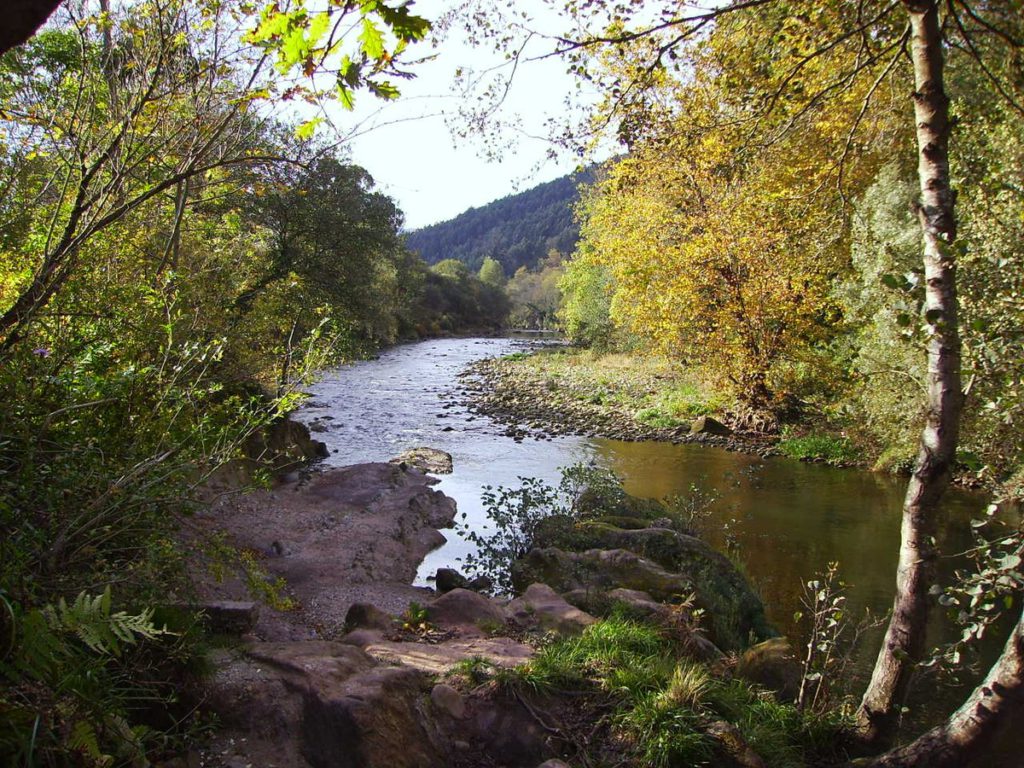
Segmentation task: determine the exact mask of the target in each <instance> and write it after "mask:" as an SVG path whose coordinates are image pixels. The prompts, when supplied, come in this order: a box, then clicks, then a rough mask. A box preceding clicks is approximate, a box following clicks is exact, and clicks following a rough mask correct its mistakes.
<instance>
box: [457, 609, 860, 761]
mask: <svg viewBox="0 0 1024 768" xmlns="http://www.w3.org/2000/svg"><path fill="white" fill-rule="evenodd" d="M484 671H485V670H483V669H482V668H480V667H479V666H478V665H477V666H474V668H473V673H474V675H475V678H474V679H477V680H478V679H479V675H480V674H481V673H482V672H484ZM494 674H495V679H496V680H497V681H498V682H499V683H500V684H502V685H504V686H506V687H510V688H512V689H514V690H520V691H522V692H525V693H531V694H539V695H545V696H551V697H558V696H566V695H568V696H572V697H578V696H580V695H582V694H587V693H589V694H597V695H599V696H600V697H602V698H603V699H604V700H605V701H606V702H608V703H610V714H608V715H606V717H607V718H608V725H609V734H610V737H611V738H612V739H613V740H614V741H616V742H617V743H618V744H619V745H620V747H621V745H625V749H626V752H627V753H628V756H629V760H630V764H632V765H642V766H651V767H652V768H669V767H670V766H681V765H686V766H704V765H716V764H718V763H717V761H719V760H721V759H722V754H721V752H720V747H719V743H718V741H716V739H715V738H714V737H713V736H712V735H710V733H709V731H712V730H714V728H715V726H716V725H719V724H721V722H722V721H725V722H727V723H729V724H731V725H732V726H733V727H735V728H736V729H737V730H738V732H739V734H740V735H741V736H742V738H743V740H744V741H746V742H747V744H748V745H749V746H750V747H751V748H752V749H753V750H754V751H755V752H757V753H758V754H759V755H760V756H761V758H762V759H763V760H764V761H765V763H766V764H767V765H770V766H773V768H798V767H799V766H805V765H808V764H810V763H811V762H813V761H814V759H815V758H816V757H818V756H823V755H826V754H828V755H831V754H834V751H835V749H836V746H835V745H836V743H837V738H836V737H837V735H838V734H839V732H840V731H841V729H842V728H843V727H844V725H845V723H844V722H843V720H842V719H841V717H840V716H839V715H833V714H825V715H812V714H809V713H804V712H801V711H800V710H798V709H797V708H796V707H794V706H791V705H787V704H781V703H779V702H778V701H777V700H776V699H775V697H774V696H773V695H772V694H771V693H769V692H767V691H764V690H760V689H758V688H756V687H753V686H751V685H748V684H747V683H745V682H742V681H740V680H735V679H729V677H728V675H727V674H726V673H725V672H724V670H721V669H719V670H712V669H710V668H709V667H707V666H705V665H703V664H701V663H699V662H697V661H693V660H691V659H688V658H686V657H685V655H684V652H683V649H682V648H680V647H679V646H678V645H677V644H676V643H675V641H673V640H672V639H671V638H670V637H669V636H667V635H666V634H665V633H664V632H663V631H662V630H661V629H659V628H658V627H655V626H653V625H650V624H646V623H642V622H638V621H635V620H632V619H630V618H627V617H626V615H625V614H624V613H622V612H619V611H613V612H612V614H611V615H610V616H609V617H608V618H606V619H604V620H602V621H599V622H598V623H596V624H594V625H592V626H590V627H588V628H587V629H586V630H585V631H584V632H583V633H582V634H581V635H579V636H577V637H572V638H566V639H561V640H557V641H554V642H551V643H549V644H548V645H545V646H543V647H542V648H541V649H540V650H539V651H538V653H537V655H536V656H535V657H534V658H533V659H532V660H531V661H530V662H529V663H527V664H525V665H523V666H521V667H518V668H516V669H514V670H506V671H499V672H496V673H494Z"/></svg>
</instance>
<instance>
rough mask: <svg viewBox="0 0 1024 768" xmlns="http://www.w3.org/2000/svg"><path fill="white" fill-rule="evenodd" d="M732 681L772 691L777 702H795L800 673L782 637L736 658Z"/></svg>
mask: <svg viewBox="0 0 1024 768" xmlns="http://www.w3.org/2000/svg"><path fill="white" fill-rule="evenodd" d="M735 674H736V677H739V678H741V679H743V680H746V681H747V682H749V683H755V684H757V685H760V686H762V687H764V688H767V689H768V690H770V691H772V692H773V693H774V694H775V695H776V697H777V698H778V699H779V700H780V701H796V698H797V696H799V695H800V679H801V677H802V675H803V671H802V669H801V667H800V662H799V661H798V660H797V658H796V654H795V653H794V652H793V646H791V645H790V643H789V640H787V639H786V638H784V637H773V638H771V639H770V640H765V641H764V642H762V643H758V644H757V645H752V646H750V647H749V648H747V650H745V651H744V652H743V655H742V656H740V660H739V663H738V664H737V665H736V673H735Z"/></svg>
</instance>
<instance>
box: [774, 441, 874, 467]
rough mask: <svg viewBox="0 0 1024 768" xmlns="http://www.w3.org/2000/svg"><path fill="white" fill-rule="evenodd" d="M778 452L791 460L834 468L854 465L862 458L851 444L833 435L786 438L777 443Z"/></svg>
mask: <svg viewBox="0 0 1024 768" xmlns="http://www.w3.org/2000/svg"><path fill="white" fill-rule="evenodd" d="M779 451H781V452H782V454H783V455H784V456H788V457H789V458H791V459H800V460H801V461H820V462H824V463H825V464H830V465H832V466H834V467H843V466H849V465H850V464H856V463H858V462H859V461H860V460H861V459H862V458H863V457H862V456H861V452H860V450H858V449H857V447H856V446H854V444H853V443H851V442H850V441H849V440H847V439H846V438H845V437H836V436H833V435H806V436H804V437H792V438H787V439H785V440H783V441H781V442H780V443H779Z"/></svg>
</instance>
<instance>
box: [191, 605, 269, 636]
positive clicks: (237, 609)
mask: <svg viewBox="0 0 1024 768" xmlns="http://www.w3.org/2000/svg"><path fill="white" fill-rule="evenodd" d="M196 609H197V610H198V611H199V612H200V613H202V614H203V624H204V625H205V626H206V628H207V629H208V630H209V631H210V632H212V633H214V634H220V635H244V634H246V633H247V632H251V631H252V629H253V627H255V626H256V622H257V621H258V620H259V617H260V609H259V606H258V605H256V603H254V602H252V601H250V600H215V601H212V602H209V603H203V604H202V605H198V606H196Z"/></svg>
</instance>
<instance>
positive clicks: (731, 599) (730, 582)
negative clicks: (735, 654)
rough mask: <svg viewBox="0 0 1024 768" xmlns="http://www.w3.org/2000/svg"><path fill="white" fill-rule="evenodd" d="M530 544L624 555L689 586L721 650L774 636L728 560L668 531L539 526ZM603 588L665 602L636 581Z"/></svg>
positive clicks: (588, 524)
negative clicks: (647, 595) (636, 591)
mask: <svg viewBox="0 0 1024 768" xmlns="http://www.w3.org/2000/svg"><path fill="white" fill-rule="evenodd" d="M534 542H535V546H538V547H546V546H552V545H554V546H559V545H560V548H561V549H563V550H565V549H571V550H574V551H576V552H581V551H587V550H591V549H604V550H615V549H622V550H628V551H630V552H635V553H636V554H638V555H640V556H641V557H642V558H644V559H645V560H649V561H651V562H653V563H656V564H657V565H659V566H661V567H662V568H664V569H665V570H667V571H669V572H671V573H673V574H676V575H677V577H682V579H684V580H686V581H687V582H689V584H690V585H691V586H690V592H692V593H693V594H694V596H695V598H696V602H697V607H698V608H702V609H704V610H705V611H706V612H707V614H708V618H709V621H708V625H707V629H708V634H709V638H710V639H711V641H712V642H714V643H715V644H716V645H717V646H718V647H720V648H722V649H723V650H739V649H742V648H744V647H745V646H746V645H747V644H748V642H749V637H750V636H751V635H753V637H754V638H755V639H756V640H763V639H765V638H769V637H774V636H776V635H777V634H778V633H777V632H776V631H775V630H774V629H773V628H772V626H771V625H770V624H769V623H768V620H767V618H766V617H765V613H764V604H763V603H762V602H761V598H760V597H758V596H757V594H756V593H755V592H754V591H753V589H751V587H750V584H749V583H748V582H747V580H746V579H745V578H744V577H743V574H741V573H740V572H739V571H738V570H737V569H736V566H734V565H733V564H732V563H731V562H730V561H729V559H728V558H727V557H725V556H724V555H722V554H721V553H719V552H716V551H715V550H713V549H712V548H711V547H709V546H708V545H707V544H706V543H705V542H703V541H701V540H700V539H698V538H696V537H694V536H689V535H687V534H684V533H679V532H678V531H674V530H670V529H668V528H639V529H628V530H627V529H623V528H618V527H616V526H613V525H609V524H607V523H603V522H598V521H584V522H582V523H579V524H577V525H576V526H575V527H574V528H573V530H572V532H571V534H567V533H566V532H565V531H564V529H561V530H560V529H557V528H555V527H554V526H553V525H549V526H538V530H537V533H536V535H535V536H534ZM555 542H557V544H555ZM562 581H563V582H564V579H563V580H562ZM547 583H551V582H547ZM554 586H555V587H556V589H558V591H560V592H562V591H567V590H563V589H561V588H560V585H559V584H555V585H554ZM577 586H593V585H589V584H578V585H577ZM601 586H602V588H605V589H613V588H615V587H626V588H636V589H640V590H642V591H645V592H649V593H650V594H651V596H652V597H653V598H654V599H655V600H659V601H664V600H666V598H665V597H663V596H661V595H660V594H656V593H655V591H652V590H649V589H646V588H644V587H642V586H636V582H635V579H634V580H632V581H631V582H630V583H625V582H623V583H619V584H615V583H611V584H607V585H604V584H603V585H601ZM687 594H689V592H687Z"/></svg>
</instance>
